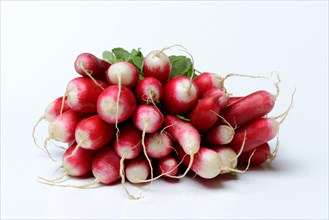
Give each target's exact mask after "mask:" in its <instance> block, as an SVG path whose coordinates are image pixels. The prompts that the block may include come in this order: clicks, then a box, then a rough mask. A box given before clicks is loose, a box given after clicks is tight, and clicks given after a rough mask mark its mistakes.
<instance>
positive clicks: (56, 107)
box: [32, 97, 70, 148]
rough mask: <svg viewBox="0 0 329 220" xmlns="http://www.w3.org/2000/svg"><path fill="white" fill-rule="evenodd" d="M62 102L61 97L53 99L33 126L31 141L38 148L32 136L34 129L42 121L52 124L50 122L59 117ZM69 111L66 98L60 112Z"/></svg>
mask: <svg viewBox="0 0 329 220" xmlns="http://www.w3.org/2000/svg"><path fill="white" fill-rule="evenodd" d="M62 102H63V97H59V98H57V99H55V100H54V101H52V102H51V103H50V104H49V105H48V106H47V108H46V110H45V114H44V115H42V116H41V117H40V119H39V120H38V121H37V122H36V124H35V125H34V126H33V130H32V137H33V140H34V143H35V145H37V146H38V147H40V146H39V145H38V144H37V141H36V138H35V136H34V133H35V129H36V127H37V126H38V124H39V123H40V121H42V120H43V119H46V120H47V121H48V122H49V123H50V122H52V121H54V120H55V118H56V117H57V116H58V115H60V111H61V108H62ZM69 109H70V107H69V106H68V104H67V97H65V99H64V103H63V109H62V112H65V111H67V110H69ZM40 148H41V147H40Z"/></svg>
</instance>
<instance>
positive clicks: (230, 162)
mask: <svg viewBox="0 0 329 220" xmlns="http://www.w3.org/2000/svg"><path fill="white" fill-rule="evenodd" d="M211 149H212V150H214V151H216V152H217V153H218V155H219V156H220V158H221V159H222V166H224V167H227V168H230V169H235V168H236V166H237V165H238V155H237V154H236V153H235V151H234V150H233V149H232V148H230V147H227V146H216V147H213V148H211ZM251 153H252V152H251ZM250 155H251V154H250ZM248 160H249V158H247V162H248ZM230 169H222V170H221V172H220V174H225V173H229V172H230V171H231V170H230Z"/></svg>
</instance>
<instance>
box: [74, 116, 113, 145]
mask: <svg viewBox="0 0 329 220" xmlns="http://www.w3.org/2000/svg"><path fill="white" fill-rule="evenodd" d="M114 136H115V127H114V125H112V124H109V123H107V122H105V121H103V120H102V119H101V118H100V117H99V116H98V115H94V116H91V117H88V118H84V119H82V120H81V121H80V122H79V124H78V125H77V127H76V129H75V141H76V142H77V143H78V145H79V147H82V148H85V149H89V150H97V149H99V148H101V147H103V146H104V145H106V144H107V143H109V142H110V141H111V140H112V139H113V138H114Z"/></svg>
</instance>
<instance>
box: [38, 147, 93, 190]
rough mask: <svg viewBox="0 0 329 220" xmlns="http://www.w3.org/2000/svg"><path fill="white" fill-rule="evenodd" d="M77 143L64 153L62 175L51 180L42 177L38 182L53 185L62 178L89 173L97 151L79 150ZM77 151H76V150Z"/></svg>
mask: <svg viewBox="0 0 329 220" xmlns="http://www.w3.org/2000/svg"><path fill="white" fill-rule="evenodd" d="M77 148H79V147H78V146H77V143H76V142H74V143H73V144H72V145H71V146H70V147H69V148H68V149H67V150H66V151H65V153H64V155H63V159H62V160H63V161H62V165H61V167H62V168H63V170H64V172H63V174H62V175H61V176H60V177H58V178H56V179H53V180H48V179H45V178H42V177H38V178H39V179H40V180H43V181H45V182H44V183H45V184H51V183H55V182H56V181H60V180H62V179H63V177H64V176H66V175H69V176H74V177H82V176H84V175H86V174H87V173H89V172H90V171H91V166H92V163H93V160H94V158H95V155H96V153H97V151H92V150H87V149H83V148H79V149H77ZM76 149H77V150H76ZM73 151H76V153H75V154H74V155H73V156H72V152H73Z"/></svg>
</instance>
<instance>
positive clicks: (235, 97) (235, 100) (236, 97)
mask: <svg viewBox="0 0 329 220" xmlns="http://www.w3.org/2000/svg"><path fill="white" fill-rule="evenodd" d="M242 98H243V96H231V97H230V98H229V100H228V103H227V106H226V107H228V106H229V105H232V104H233V103H235V102H237V101H239V100H240V99H242Z"/></svg>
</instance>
